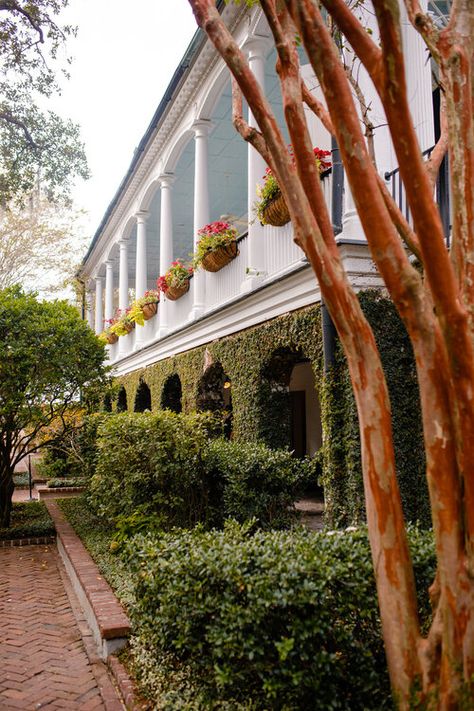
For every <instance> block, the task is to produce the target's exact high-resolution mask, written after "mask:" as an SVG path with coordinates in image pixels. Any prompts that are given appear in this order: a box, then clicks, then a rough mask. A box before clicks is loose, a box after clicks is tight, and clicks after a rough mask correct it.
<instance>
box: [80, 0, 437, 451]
mask: <svg viewBox="0 0 474 711" xmlns="http://www.w3.org/2000/svg"><path fill="white" fill-rule="evenodd" d="M218 5H220V10H221V12H222V16H223V17H224V19H225V21H226V24H227V25H228V27H229V28H230V29H231V31H232V33H233V35H234V37H235V38H236V39H237V41H238V43H239V45H240V46H241V47H242V49H243V50H244V52H245V53H246V54H247V56H248V59H249V63H250V66H251V68H252V70H253V72H254V73H255V75H256V77H257V78H258V80H259V82H260V84H261V85H262V86H263V87H264V89H265V93H266V96H267V98H268V99H269V101H270V103H271V105H272V106H273V108H274V111H275V113H276V115H277V117H278V118H279V120H280V122H281V125H283V118H282V106H281V98H280V91H279V86H278V81H277V77H276V73H275V68H274V67H275V49H274V47H273V44H272V41H271V40H270V32H269V30H268V27H267V25H266V21H265V18H264V17H263V15H262V12H261V10H260V9H259V8H258V7H254V8H253V9H252V10H249V9H247V8H246V7H245V4H242V5H238V6H236V5H234V4H228V5H226V4H224V3H218ZM445 6H446V3H443V2H433V3H431V5H430V7H431V11H432V12H434V13H436V14H437V15H440V16H442V14H443V12H446V7H445ZM368 21H369V22H370V14H369V15H368ZM403 35H404V42H405V47H406V56H407V68H408V69H407V80H408V87H409V96H410V100H411V102H412V109H413V116H414V121H415V125H416V129H417V131H418V135H419V137H420V145H421V146H422V148H423V149H426V150H429V149H430V148H431V147H432V146H433V145H434V143H435V135H436V132H437V130H438V127H437V124H436V91H435V92H433V81H432V76H431V68H430V62H429V59H428V55H427V51H426V49H425V48H424V46H423V45H422V43H421V40H420V39H419V37H418V35H417V33H416V32H415V31H414V30H413V29H412V28H411V26H409V24H408V21H407V22H405V23H404V26H403ZM303 61H304V60H303ZM302 72H303V76H304V78H305V80H306V82H307V84H308V86H309V87H310V88H311V89H312V90H313V91H315V92H317V91H318V89H317V83H316V80H315V78H314V76H313V72H312V69H311V67H310V66H309V64H307V65H303V67H302ZM360 81H361V86H362V88H363V89H364V91H365V92H366V99H367V100H368V101H370V102H371V105H372V114H371V118H372V122H373V123H374V124H375V125H376V126H379V128H377V129H376V132H375V144H376V153H377V161H378V168H379V170H380V172H381V174H382V175H384V176H386V180H387V182H388V184H389V186H390V189H391V190H392V191H393V194H394V196H396V198H397V200H398V201H399V203H400V204H401V205H402V206H403V208H404V209H406V208H405V204H404V194H403V187H402V186H401V184H400V181H399V179H398V171H397V165H396V161H395V158H394V154H393V151H392V148H391V143H390V140H389V139H388V137H387V133H386V129H385V128H384V126H383V124H384V120H383V113H382V111H381V108H380V105H379V103H378V101H377V100H376V98H375V97H373V96H372V97H371V95H370V91H371V90H370V87H369V86H368V85H367V86H364V77H363V75H361V80H360ZM250 120H252V117H250ZM308 124H309V127H310V131H311V134H312V138H313V144H314V145H315V146H319V147H321V148H326V149H330V150H331V149H332V150H333V157H332V162H333V168H332V170H331V171H330V172H329V173H328V174H327V175H326V176H325V177H324V180H323V183H324V193H325V195H326V199H327V202H328V205H329V206H330V209H331V214H332V216H333V223H334V226H335V229H336V231H337V232H338V236H337V243H338V245H339V249H340V250H341V254H342V256H343V259H344V263H345V266H346V269H347V271H348V273H349V275H350V279H351V281H352V282H353V283H354V284H355V285H356V287H357V288H358V289H367V288H370V287H373V286H376V285H378V284H379V279H378V276H377V274H376V272H375V270H374V268H373V265H372V263H371V261H370V259H369V257H368V253H367V247H366V242H365V239H364V235H363V232H362V229H361V227H360V223H359V220H358V218H357V214H356V212H355V210H354V205H353V202H352V199H351V195H350V192H349V191H348V190H347V189H346V187H345V186H344V176H343V173H342V168H341V166H340V164H339V163H338V153H337V149H335V147H334V146H331V140H330V137H329V135H328V134H327V133H326V132H325V130H324V129H323V128H322V126H321V124H318V122H317V121H316V119H315V118H314V116H313V115H312V114H310V113H309V112H308ZM265 168H266V166H265V163H264V162H263V160H262V159H261V158H260V156H259V155H258V154H257V153H256V152H255V150H254V149H253V148H251V147H248V146H247V145H246V144H245V143H244V142H243V141H242V139H241V138H240V136H239V135H238V134H237V133H236V131H235V129H234V128H233V125H232V117H231V91H230V78H229V73H228V70H227V68H226V67H225V65H224V63H223V61H222V59H221V58H220V57H219V56H218V55H217V53H216V51H215V50H214V48H213V47H212V45H211V44H210V42H209V41H208V40H207V39H206V37H205V35H204V34H203V33H202V32H201V31H198V32H196V35H195V36H194V38H193V40H192V42H191V44H190V46H189V48H188V50H187V51H186V53H185V55H184V57H183V59H182V61H181V63H180V65H179V66H178V68H177V69H176V71H175V73H174V75H173V77H172V78H171V81H170V84H169V86H168V89H167V91H166V93H165V95H164V97H163V99H162V100H161V102H160V104H159V105H158V108H157V110H156V112H155V115H154V116H153V119H152V121H151V123H150V125H149V126H148V128H147V130H146V132H145V134H144V136H143V138H142V140H141V142H140V145H139V146H138V148H137V150H136V152H135V155H134V157H133V161H132V163H131V165H130V168H129V170H128V172H127V174H126V175H125V177H124V178H123V180H122V182H121V183H120V186H119V188H118V190H117V192H116V195H115V197H114V199H113V201H112V203H111V204H110V205H109V207H108V209H107V211H106V213H105V215H104V217H103V220H102V222H101V224H100V226H99V228H98V229H97V232H96V234H95V235H94V238H93V240H92V242H91V245H90V247H89V250H88V252H87V254H86V256H85V258H84V261H83V264H82V266H81V269H80V277H81V279H82V280H83V281H84V283H85V285H86V295H87V301H86V303H87V318H88V319H89V323H90V325H91V327H92V328H95V330H96V332H97V333H99V332H100V331H102V329H103V322H104V319H110V318H111V317H112V316H113V314H114V312H115V310H116V309H117V308H120V309H121V310H124V309H126V308H127V306H128V304H129V299H130V290H131V289H133V290H134V291H135V295H136V296H142V295H143V294H144V292H145V290H147V289H150V288H153V287H154V286H155V283H156V279H157V277H158V276H159V275H160V274H164V273H165V272H166V270H167V269H168V267H169V266H170V264H171V262H172V261H173V260H174V259H176V258H178V257H180V258H184V259H187V258H188V256H189V254H190V253H191V252H192V251H193V244H195V240H196V234H197V231H198V229H199V228H200V227H202V226H204V225H205V224H207V223H209V222H211V221H213V220H217V219H222V218H223V219H227V220H229V221H231V222H232V223H233V224H234V225H235V226H236V227H237V229H238V231H239V234H240V238H239V243H238V247H239V254H238V256H237V258H236V259H234V260H233V261H232V262H231V263H230V264H229V265H228V266H226V267H225V268H223V269H222V270H221V271H219V272H216V273H209V272H204V271H198V272H196V273H195V275H194V276H193V278H192V279H191V282H190V289H189V291H188V293H187V294H186V295H185V296H183V297H182V298H180V299H179V300H177V301H169V300H166V298H162V299H161V302H160V304H159V307H158V312H157V315H156V316H154V317H153V318H151V319H150V320H149V321H147V322H146V323H145V325H144V326H143V327H141V326H137V327H136V328H135V329H134V330H133V331H132V332H131V333H130V334H129V335H127V336H123V337H121V338H120V339H119V341H118V343H116V344H115V345H112V346H109V347H108V348H109V359H110V362H111V363H112V364H113V365H114V368H115V373H116V375H117V377H118V378H122V379H124V382H129V383H130V382H134V384H135V385H134V387H135V386H137V384H138V383H139V380H141V381H143V382H144V383H147V373H148V372H149V371H150V368H153V367H155V366H156V365H157V364H159V363H161V364H164V363H168V365H166V367H165V370H166V372H167V373H168V375H169V377H171V376H172V375H174V376H175V385H176V384H177V390H175V398H178V399H179V392H180V388H181V389H182V390H183V388H184V385H183V384H182V383H176V377H178V379H179V378H180V377H181V376H179V367H176V369H175V371H176V372H174V371H173V367H174V366H173V365H172V364H173V363H178V364H179V356H180V355H181V354H186V353H187V354H189V353H191V352H193V353H194V352H196V353H197V352H198V350H199V349H201V350H200V351H199V353H201V354H203V355H202V357H201V356H200V358H201V360H200V361H199V362H200V363H201V365H200V366H199V367H200V376H201V375H205V372H206V370H208V368H210V367H212V365H215V355H213V354H212V353H211V350H212V349H211V350H209V346H210V345H211V344H213V343H216V341H217V342H219V343H222V342H223V341H225V339H227V338H231V337H235V336H237V335H239V334H242V333H246V332H247V330H248V329H250V328H253V329H255V328H257V327H262V326H265V325H266V324H269V323H271V322H272V321H273V320H275V319H278V317H281V316H282V315H284V314H288V313H293V312H295V313H296V312H298V313H299V312H300V310H301V309H305V308H307V307H311V306H312V305H317V304H318V303H319V302H320V291H319V287H318V284H317V282H316V280H315V277H314V275H313V273H312V271H311V269H310V267H309V265H308V263H307V261H306V259H305V257H304V254H303V253H302V252H301V250H300V249H299V248H298V247H297V246H296V245H295V244H294V243H293V241H292V228H291V223H288V224H287V225H285V226H284V227H271V226H269V225H266V226H262V225H261V224H260V223H259V221H258V220H256V219H255V216H254V213H253V205H254V203H255V200H256V194H255V189H256V185H257V183H259V182H261V180H262V176H263V174H264V172H265ZM446 195H447V190H446V185H444V184H443V183H442V178H441V181H440V185H439V199H440V201H444V202H443V214H444V218H445V220H446V221H447V225H449V205H447V203H446V200H445V197H446ZM285 348H286V352H287V355H288V353H290V351H291V347H290V346H288V345H286V346H285V344H284V343H282V344H281V347H280V349H283V350H285ZM196 349H198V350H196ZM293 350H294V349H293ZM272 357H273V356H272V353H268V359H267V360H268V362H270V361H271V358H272ZM177 359H178V360H177ZM206 359H207V360H206ZM310 361H311V359H310V358H309V359H308V358H307V357H305V354H303V355H301V353H300V354H299V355H298V353H296V352H295V354H294V357H293V358H289V362H290V364H291V372H289V373H287V375H286V376H285V377H284V378H283V381H284V385H283V386H282V387H284V388H286V390H287V391H289V392H290V393H291V392H294V393H300V395H299V396H296V395H295V396H294V397H293V396H292V405H291V412H292V415H291V416H292V422H293V424H292V425H291V430H292V432H293V434H292V435H291V437H290V441H289V442H288V441H287V440H285V438H284V437H283V438H282V443H283V444H289V445H290V446H293V447H294V448H296V449H297V450H298V451H299V453H304V452H305V451H306V452H308V453H310V454H313V453H314V452H315V451H316V450H317V449H318V447H319V446H320V443H321V432H320V422H319V419H320V416H319V404H318V397H317V392H316V390H315V387H314V368H315V366H314V363H313V368H311V363H310ZM229 369H231V365H229V364H228V365H227V366H226V367H223V368H221V371H222V372H221V371H219V374H218V376H216V373H214V375H215V376H216V377H217V379H218V380H219V378H220V379H221V381H222V382H221V385H222V387H223V389H224V390H226V389H227V390H231V391H232V398H233V399H235V398H234V391H235V386H236V382H235V379H234V378H232V381H231V383H230V381H229V375H230V374H229V373H228V372H227V371H228V370H229ZM165 370H164V371H163V372H165ZM177 373H178V375H177ZM133 374H139V379H138V376H137V378H136V379H135V380H134V379H133V377H132V378H131V379H130V378H129V380H128V381H127V377H128V376H131V375H132V376H133ZM170 374H171V375H170ZM163 377H164V376H163ZM167 377H168V376H167ZM169 377H168V380H169ZM158 380H159V378H158ZM181 380H182V378H181ZM316 380H317V378H316ZM224 384H226V385H227V388H224ZM230 384H231V387H229V385H230ZM280 385H281V383H280ZM127 387H128V390H127V393H128V407H129V409H132V408H133V403H132V402H130V398H131V397H133V393H132V391H131V390H130V387H131V386H130V385H128V386H127ZM147 387H151V391H152V397H151V399H152V400H153V403H152V405H153V407H155V406H160V402H161V404H163V402H164V403H165V404H166V393H165V394H163V392H161V393H160V392H158V390H157V389H156V388H158V387H160V388H161V389H163V388H165V387H166V383H165V382H164V380H163V379H162V380H161V381H160V384H159V385H157V383H156V382H155V384H154V385H151V386H150V384H149V383H148V385H147ZM189 387H190V386H189ZM153 388H155V391H153ZM274 389H275V388H273V390H274ZM277 389H278V388H277ZM208 390H209V388H208ZM201 394H202V393H201ZM188 396H189V397H188V403H189V402H191V403H192V402H194V401H193V399H192V397H191V395H189V393H188ZM124 397H125V396H124ZM147 397H148V395H147ZM183 397H186V393H185V388H184V390H183ZM196 397H197V396H196ZM163 398H165V400H163ZM226 398H227V403H225V402H224V400H225V399H226ZM226 404H227V406H229V393H224V392H223V393H222V397H221V405H222V406H226ZM122 406H123V402H122ZM176 407H177V408H179V407H180V405H179V404H178V405H176ZM139 409H140V407H139ZM301 432H303V434H301Z"/></svg>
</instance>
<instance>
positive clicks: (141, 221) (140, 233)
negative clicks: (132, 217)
mask: <svg viewBox="0 0 474 711" xmlns="http://www.w3.org/2000/svg"><path fill="white" fill-rule="evenodd" d="M148 214H149V213H148V212H144V211H142V212H138V213H137V215H136V218H137V262H136V271H135V297H136V298H137V299H139V298H140V297H141V296H144V294H145V291H146V289H147V268H146V267H147V261H146V221H147V218H148Z"/></svg>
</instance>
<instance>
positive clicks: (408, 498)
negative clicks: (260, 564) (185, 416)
mask: <svg viewBox="0 0 474 711" xmlns="http://www.w3.org/2000/svg"><path fill="white" fill-rule="evenodd" d="M359 298H360V302H361V305H362V308H363V310H364V313H365V314H366V316H367V318H368V320H369V321H370V323H371V325H372V327H373V329H374V332H375V337H376V339H377V343H378V345H379V348H380V352H381V357H382V362H383V366H384V369H385V372H386V376H387V380H388V385H389V392H390V398H391V404H392V411H393V428H394V442H395V448H396V459H397V469H398V476H399V481H400V488H401V492H402V500H403V503H404V507H405V513H406V516H407V518H408V519H409V520H411V521H420V523H422V524H423V525H430V513H429V503H428V495H427V490H426V482H425V476H424V465H425V462H424V452H423V438H422V431H421V419H420V405H419V397H418V388H417V382H416V372H415V364H414V359H413V354H412V350H411V346H410V342H409V339H408V336H407V334H406V331H405V329H404V327H403V325H402V323H401V321H400V318H399V317H398V315H397V313H396V311H395V309H394V307H393V305H392V303H391V301H390V300H389V299H387V298H385V297H384V296H383V295H382V294H381V293H380V291H376V290H370V291H366V292H362V293H361V294H360V296H359ZM295 353H296V354H298V356H299V357H301V358H305V359H307V360H309V361H310V363H311V366H312V370H313V375H314V380H315V387H316V390H317V391H318V395H319V399H320V403H321V418H322V428H323V441H324V445H323V452H322V455H321V458H322V461H323V475H322V483H323V485H324V494H325V500H326V519H325V520H326V524H327V525H329V526H331V527H336V526H347V525H350V524H353V523H358V522H360V521H362V520H364V517H365V512H364V502H363V493H362V492H363V486H362V471H361V461H360V440H359V431H358V422H357V412H356V408H355V403H354V397H353V394H352V388H351V383H350V378H349V374H348V369H347V364H346V362H345V358H344V355H343V354H342V351H341V348H340V347H339V348H338V349H337V353H336V362H335V364H334V366H333V367H332V369H331V370H330V372H329V373H328V374H326V375H324V372H323V351H322V329H321V313H320V306H319V305H316V306H312V307H309V308H306V309H302V310H300V311H294V312H292V313H289V314H285V315H284V316H281V317H278V318H275V319H272V320H271V321H268V322H266V323H264V324H261V325H259V326H256V327H254V328H250V329H247V330H245V331H242V332H240V333H237V334H235V335H232V336H228V337H226V338H223V339H221V340H217V341H214V342H212V343H209V344H207V345H206V346H202V347H199V348H196V349H194V350H192V351H188V352H186V353H182V354H179V355H176V356H173V357H171V358H168V359H166V360H162V361H159V362H158V363H155V364H153V365H151V366H149V367H148V368H144V369H140V370H136V371H134V372H133V373H130V374H128V375H126V376H124V377H122V378H120V383H121V384H122V385H123V386H124V387H125V389H126V392H127V402H128V404H129V408H131V407H133V403H134V401H135V394H136V391H137V388H138V386H139V383H140V381H143V382H146V383H147V385H148V386H149V388H150V391H151V400H152V409H153V410H158V409H160V407H161V399H162V392H163V388H164V385H165V382H166V380H167V379H168V378H169V377H170V376H172V375H178V376H179V378H180V380H181V385H182V407H183V412H188V413H189V412H192V411H193V410H195V409H196V408H197V398H198V393H199V382H200V379H201V378H202V375H203V371H204V366H205V364H206V365H209V364H211V363H215V362H220V363H221V365H222V368H223V370H224V372H225V374H226V376H227V377H228V378H229V379H230V381H231V383H232V405H233V421H232V427H233V438H234V439H235V440H237V441H246V442H257V441H263V442H264V443H265V444H267V445H269V446H270V447H272V448H275V449H277V448H282V447H285V446H288V445H289V422H290V420H289V416H290V411H289V400H288V396H287V392H286V389H285V387H283V386H282V384H281V383H279V382H278V358H280V359H281V364H282V367H283V365H284V359H285V357H287V358H291V354H295ZM270 362H272V372H273V375H272V378H273V380H272V378H269V377H268V370H269V363H270ZM114 407H116V404H115V405H114Z"/></svg>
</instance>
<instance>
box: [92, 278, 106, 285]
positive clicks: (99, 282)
mask: <svg viewBox="0 0 474 711" xmlns="http://www.w3.org/2000/svg"><path fill="white" fill-rule="evenodd" d="M94 281H95V283H96V284H102V282H103V281H104V277H102V276H95V277H94Z"/></svg>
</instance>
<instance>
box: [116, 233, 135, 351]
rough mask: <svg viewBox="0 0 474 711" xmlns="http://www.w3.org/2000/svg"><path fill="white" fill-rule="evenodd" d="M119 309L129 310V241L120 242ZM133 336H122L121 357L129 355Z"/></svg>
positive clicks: (120, 344)
mask: <svg viewBox="0 0 474 711" xmlns="http://www.w3.org/2000/svg"><path fill="white" fill-rule="evenodd" d="M119 249H120V252H119V260H120V261H119V309H120V311H121V312H122V313H123V312H124V311H126V310H127V309H128V240H127V239H121V240H119ZM132 339H133V336H131V335H127V336H120V338H119V341H118V351H119V356H123V355H125V354H126V353H128V351H129V349H130V344H131V341H132Z"/></svg>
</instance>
